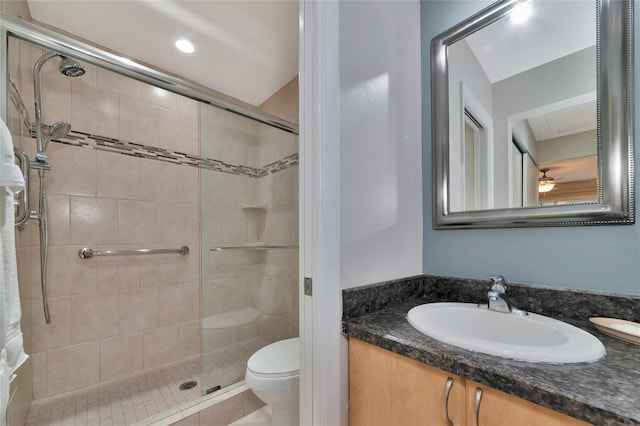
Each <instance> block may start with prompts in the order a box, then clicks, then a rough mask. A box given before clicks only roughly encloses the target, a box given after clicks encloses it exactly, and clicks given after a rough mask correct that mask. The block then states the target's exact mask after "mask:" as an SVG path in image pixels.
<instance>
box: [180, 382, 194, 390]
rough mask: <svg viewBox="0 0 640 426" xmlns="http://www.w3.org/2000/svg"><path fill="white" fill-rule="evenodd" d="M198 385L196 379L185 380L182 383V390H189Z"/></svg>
mask: <svg viewBox="0 0 640 426" xmlns="http://www.w3.org/2000/svg"><path fill="white" fill-rule="evenodd" d="M196 386H198V382H196V381H195V380H189V381H188V382H184V383H183V384H181V385H180V390H189V389H193V388H195V387H196Z"/></svg>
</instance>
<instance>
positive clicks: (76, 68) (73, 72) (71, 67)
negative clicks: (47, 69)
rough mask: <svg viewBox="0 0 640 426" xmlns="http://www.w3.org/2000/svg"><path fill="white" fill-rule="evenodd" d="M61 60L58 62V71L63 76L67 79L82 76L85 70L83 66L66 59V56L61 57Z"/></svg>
mask: <svg viewBox="0 0 640 426" xmlns="http://www.w3.org/2000/svg"><path fill="white" fill-rule="evenodd" d="M61 58H62V60H61V61H60V66H59V67H58V69H59V70H60V72H61V73H62V74H63V75H66V76H67V77H80V76H81V75H84V73H85V69H84V66H83V65H82V64H81V63H80V62H78V61H76V60H75V59H71V58H67V57H66V56H61Z"/></svg>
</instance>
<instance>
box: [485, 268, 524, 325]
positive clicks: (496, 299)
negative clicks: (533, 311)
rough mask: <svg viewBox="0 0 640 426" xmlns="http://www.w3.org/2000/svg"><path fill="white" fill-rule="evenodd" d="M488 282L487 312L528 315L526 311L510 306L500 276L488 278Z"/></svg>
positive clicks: (502, 278)
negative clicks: (489, 283) (489, 284)
mask: <svg viewBox="0 0 640 426" xmlns="http://www.w3.org/2000/svg"><path fill="white" fill-rule="evenodd" d="M489 280H490V282H491V289H490V290H489V292H488V293H487V297H488V298H489V310H491V311H496V312H502V313H505V314H516V315H528V313H527V312H526V311H522V310H520V309H518V308H516V307H514V306H513V305H512V304H511V301H510V300H509V298H508V297H507V295H506V292H507V286H506V285H505V283H504V277H503V276H502V275H498V276H495V277H490V278H489Z"/></svg>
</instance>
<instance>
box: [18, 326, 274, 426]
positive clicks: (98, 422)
mask: <svg viewBox="0 0 640 426" xmlns="http://www.w3.org/2000/svg"><path fill="white" fill-rule="evenodd" d="M268 343H269V342H268V341H266V340H264V339H262V338H260V337H256V338H252V339H249V340H246V341H243V342H240V343H238V344H237V345H235V346H233V347H225V348H222V349H218V350H216V351H212V352H210V353H208V354H206V355H205V356H204V357H203V360H204V366H205V367H204V380H205V389H209V388H211V387H214V386H218V385H219V386H222V387H225V386H228V385H230V384H233V383H236V382H238V381H240V380H244V373H245V369H246V366H247V360H248V359H249V357H250V356H251V355H252V354H253V353H254V352H255V351H257V350H258V349H260V348H261V347H263V346H265V345H267V344H268ZM189 380H195V381H197V382H198V385H197V386H196V387H194V388H192V389H189V390H184V391H183V390H180V389H179V387H180V384H181V383H184V382H186V381H189ZM200 381H201V375H200V363H199V362H198V361H191V362H184V363H177V364H172V365H169V366H166V367H163V368H161V369H158V370H154V371H149V372H144V373H141V374H139V375H136V376H133V377H130V378H126V379H121V380H117V381H113V382H109V383H105V384H100V385H96V386H92V387H90V388H86V389H81V390H77V391H72V392H67V393H64V394H61V395H56V396H53V397H49V398H44V399H39V400H36V401H34V402H33V403H32V404H31V410H30V411H29V417H28V418H27V423H26V425H25V426H128V425H133V424H135V423H137V422H140V421H142V420H144V419H146V418H149V417H152V416H156V415H158V414H160V413H162V412H164V411H167V410H171V409H175V408H177V407H179V406H181V405H182V404H185V403H188V402H190V401H195V400H196V399H198V398H200V396H201V384H200Z"/></svg>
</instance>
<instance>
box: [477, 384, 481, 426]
mask: <svg viewBox="0 0 640 426" xmlns="http://www.w3.org/2000/svg"><path fill="white" fill-rule="evenodd" d="M481 401H482V389H480V388H476V426H480V402H481Z"/></svg>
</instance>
